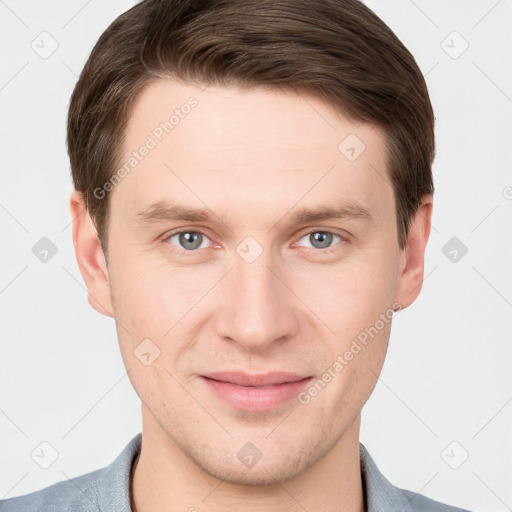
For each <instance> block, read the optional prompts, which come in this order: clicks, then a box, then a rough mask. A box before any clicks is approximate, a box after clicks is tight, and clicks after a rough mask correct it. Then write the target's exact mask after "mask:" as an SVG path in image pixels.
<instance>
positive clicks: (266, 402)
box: [200, 372, 313, 411]
mask: <svg viewBox="0 0 512 512" xmlns="http://www.w3.org/2000/svg"><path fill="white" fill-rule="evenodd" d="M200 378H201V380H202V381H203V382H204V383H205V384H206V386H207V388H208V389H209V390H210V392H212V393H213V394H214V395H216V396H217V397H219V398H221V399H222V400H223V401H224V402H227V403H228V404H230V405H231V406H233V407H235V408H236V409H241V410H245V411H266V410H271V409H273V408H275V407H277V406H278V405H281V404H283V403H286V402H288V401H290V400H291V399H293V398H294V397H296V396H297V395H298V393H300V391H301V390H302V389H303V388H304V387H305V386H306V385H307V384H308V383H309V382H310V381H311V380H312V379H313V377H311V376H308V377H304V376H301V375H297V374H294V373H288V372H273V373H267V374H259V375H256V374H253V375H251V374H247V373H240V372H220V373H212V374H209V375H201V376H200Z"/></svg>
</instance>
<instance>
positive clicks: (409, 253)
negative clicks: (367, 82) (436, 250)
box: [395, 195, 432, 309]
mask: <svg viewBox="0 0 512 512" xmlns="http://www.w3.org/2000/svg"><path fill="white" fill-rule="evenodd" d="M431 219H432V196H431V195H426V196H424V197H423V198H422V200H421V203H420V207H419V208H418V210H417V211H416V213H415V214H414V216H413V217H412V219H411V223H410V225H409V236H408V238H407V244H406V245H405V247H404V248H403V249H402V253H401V259H402V261H401V264H400V276H399V278H398V289H397V293H396V297H395V300H396V302H398V303H399V304H400V305H401V307H402V309H404V308H406V307H407V306H410V305H411V304H412V303H413V302H414V301H415V300H416V298H417V297H418V295H419V293H420V291H421V288H422V285H423V275H424V263H425V247H426V245H427V241H428V237H429V235H430V221H431Z"/></svg>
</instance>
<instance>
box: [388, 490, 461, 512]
mask: <svg viewBox="0 0 512 512" xmlns="http://www.w3.org/2000/svg"><path fill="white" fill-rule="evenodd" d="M395 489H396V491H397V493H400V494H401V496H402V499H403V500H404V502H405V503H407V504H408V506H409V507H410V510H411V512H412V511H414V512H470V511H469V510H467V509H465V508H458V507H454V506H452V505H447V504H446V503H441V502H440V501H436V500H433V499H431V498H427V497H426V496H424V495H423V494H418V493H415V492H412V491H408V490H406V489H399V488H398V487H395ZM407 510H409V509H407Z"/></svg>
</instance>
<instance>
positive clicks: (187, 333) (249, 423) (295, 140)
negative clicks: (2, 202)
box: [70, 79, 432, 512]
mask: <svg viewBox="0 0 512 512" xmlns="http://www.w3.org/2000/svg"><path fill="white" fill-rule="evenodd" d="M202 89H204V86H202V87H198V86H197V85H192V84H183V83H180V82H177V81H175V80H171V79H160V80H158V81H156V82H154V83H152V84H150V85H149V86H147V87H146V88H145V89H144V90H143V92H142V94H141V95H140V96H139V97H138V98H137V101H136V102H135V104H134V108H133V110H132V112H131V114H130V118H129V122H128V127H127V133H126V139H125V141H124V146H123V151H124V155H125V156H126V159H127V158H128V157H129V155H130V154H131V153H132V151H134V150H136V149H137V148H139V147H140V146H141V145H142V144H144V141H145V140H146V138H147V136H148V135H149V134H151V133H152V130H153V129H154V128H155V126H158V125H159V123H160V122H162V121H163V120H165V119H168V118H169V116H170V114H171V113H172V112H173V111H174V109H176V108H179V107H180V105H183V104H184V103H186V101H187V98H189V97H191V96H193V97H194V98H196V99H197V102H198V103H197V106H196V107H195V108H194V109H192V111H191V112H190V113H189V114H188V115H187V116H184V117H183V119H180V122H179V124H177V125H176V126H175V127H174V129H173V130H172V132H170V133H169V134H167V135H165V136H164V137H163V139H162V141H161V142H160V143H159V144H158V146H157V147H156V148H154V149H152V150H151V151H150V152H149V154H148V155H147V156H146V157H145V158H144V159H143V160H142V161H141V162H140V163H138V165H137V166H136V168H134V169H133V170H132V171H131V172H130V173H129V174H128V175H126V177H124V178H123V179H122V180H121V181H120V182H119V183H118V184H117V185H116V186H115V187H114V189H113V190H112V191H111V192H110V198H109V201H110V212H111V218H110V225H109V232H108V251H109V264H108V266H107V264H106V262H105V257H104V254H103V252H102V250H101V246H100V242H99V239H98V237H97V234H96V230H95V229H94V226H93V224H92V222H91V220H90V218H89V216H88V214H87V213H86V212H85V210H84V202H83V200H82V199H81V197H80V195H79V194H78V193H77V192H73V193H72V194H71V198H70V206H71V214H72V216H73V218H75V217H76V218H75V220H74V223H73V242H74V245H75V251H76V256H77V260H78V264H79V267H80V271H81V273H82V276H83V278H84V280H85V283H86V285H87V288H88V292H89V296H88V298H89V302H90V304H91V305H92V306H93V307H94V308H95V309H97V310H98V311H99V312H100V313H102V314H105V315H108V316H110V317H113V318H114V319H115V321H116V327H117V333H118V339H119V345H120V349H121V353H122V357H123V360H124V363H125V365H126V368H127V370H128V375H129V378H130V380H131V382H132V385H133V386H134V389H135V391H136V392H137V394H138V396H139V397H140V399H141V402H142V424H143V429H142V448H141V453H140V457H139V458H138V460H137V463H136V466H135V469H134V471H133V473H132V485H131V496H132V498H131V499H132V508H133V510H134V511H137V512H164V511H166V512H174V511H186V510H189V509H191V510H193V508H195V509H197V510H198V511H200V512H203V511H212V512H213V511H226V510H236V511H239V512H245V511H256V510H258V511H261V510H265V511H270V512H280V511H303V510H322V511H326V512H335V511H336V512H341V511H343V512H362V511H364V502H363V493H362V482H361V476H360V465H359V464H360V461H359V430H360V419H361V409H362V407H363V405H364V403H365V402H366V401H367V399H368V397H369V396H370V394H371V392H372V391H373V388H374V386H375V384H376V381H377V378H378V375H379V374H380V371H381V368H382V364H383V362H384V358H385V355H386V350H387V344H388V339H389V335H390V325H391V322H389V323H386V324H385V326H384V327H383V328H382V329H381V330H380V331H379V333H378V335H377V336H375V337H374V338H373V339H371V341H370V342H369V343H368V345H367V346H365V347H364V349H363V350H361V351H360V352H359V353H358V354H357V355H356V356H354V358H353V359H352V360H351V361H350V362H349V363H348V364H347V365H346V366H345V367H344V368H343V370H342V371H341V372H340V373H339V374H338V375H337V376H336V377H335V378H333V379H332V381H331V382H329V384H328V385H327V386H326V387H325V388H324V389H323V390H322V391H321V392H320V393H318V394H317V395H316V396H314V397H313V398H312V399H311V401H310V402H309V403H308V404H307V405H304V404H301V403H299V401H298V400H295V399H293V400H289V401H288V402H286V403H284V404H282V405H279V406H277V407H275V408H273V409H271V410H268V411H263V412H261V411H244V410H239V409H237V408H235V407H233V406H231V405H229V404H227V403H226V402H224V401H222V400H221V399H220V398H219V397H218V396H216V395H214V394H213V393H212V392H211V390H210V389H208V388H207V387H206V386H205V385H204V383H203V381H202V380H201V379H200V378H199V376H200V375H204V374H205V373H207V372H211V371H244V372H247V373H251V374H261V373H267V372H270V371H288V372H294V373H298V374H300V375H304V376H314V377H317V378H318V377H320V376H321V375H322V374H323V372H324V371H325V370H326V369H327V368H328V367H331V366H332V365H333V363H334V362H335V361H336V358H337V356H338V355H340V354H344V353H345V351H346V350H347V349H348V348H349V347H350V345H351V343H352V341H353V340H354V339H355V338H356V336H357V335H358V334H359V333H360V332H361V331H363V330H364V329H365V328H367V327H369V326H372V325H374V324H375V322H376V320H377V319H378V318H379V315H380V314H383V313H385V312H386V311H389V309H390V308H392V305H393V304H394V303H398V304H400V306H401V308H405V307H407V306H409V305H410V304H411V303H412V302H413V301H414V300H415V299H416V297H417V296H418V294H419V292H420V290H421V286H422V281H423V269H424V253H425V246H426V243H427V240H428V236H429V233H430V219H431V214H432V198H431V197H430V196H425V197H424V198H423V201H422V204H421V206H420V208H419V210H418V212H417V213H416V215H415V216H414V217H413V219H412V222H411V226H410V233H409V237H408V241H407V245H406V247H405V248H404V249H400V247H399V244H398V233H397V222H396V212H395V202H394V195H393V190H392V188H391V185H390V182H389V180H388V179H387V171H386V168H385V161H386V145H385V139H384V134H383V132H382V131H381V130H380V129H378V128H377V127H376V126H370V125H367V124H363V123H360V122H354V121H350V120H349V119H347V118H346V117H344V116H343V115H342V114H340V113H336V112H335V111H334V110H333V109H332V108H331V107H329V106H328V105H327V104H325V103H324V102H323V101H321V100H319V99H317V98H314V97H312V96H305V95H300V94H297V93H296V92H292V91H289V92H284V91H278V90H272V89H263V88H254V89H250V90H244V89H241V88H239V87H234V86H233V87H227V86H223V87H208V88H205V89H204V90H202ZM349 134H356V135H357V137H358V138H359V139H360V140H361V141H363V143H364V144H365V146H366V149H365V151H364V152H363V153H362V154H361V155H360V156H359V157H358V158H357V159H356V160H354V161H349V160H348V159H347V158H346V156H345V155H344V154H342V153H341V152H340V151H339V149H338V145H339V144H340V142H342V141H343V140H344V139H345V137H347V135H349ZM126 159H124V160H123V162H124V161H126ZM157 201H171V202H173V203H180V205H183V206H186V207H188V208H196V209H206V210H207V211H208V212H209V213H210V215H211V219H210V220H203V221H195V222H190V221H183V220H172V219H160V220H158V221H157V220H153V221H152V222H142V221H141V220H140V217H138V215H137V214H139V213H140V212H143V211H144V210H146V209H147V208H148V207H149V206H150V205H152V204H153V203H155V202H157ZM340 206H350V207H351V208H352V209H351V210H349V213H350V212H352V213H354V207H355V206H357V207H358V208H359V209H358V210H357V211H359V212H361V211H363V210H364V211H366V213H367V215H362V214H360V215H355V214H354V215H346V216H344V217H342V218H338V219H326V220H317V221H315V222H307V223H306V224H297V223H296V222H292V221H291V219H292V217H293V214H294V213H295V212H296V211H297V210H298V209H300V208H308V209H312V210H317V209H320V208H324V207H333V208H339V207H340ZM221 219H222V220H221ZM178 231H188V232H193V233H196V234H199V237H200V238H199V240H200V241H201V243H200V246H199V247H198V248H192V249H190V246H189V245H183V240H182V239H180V237H179V235H176V236H174V235H175V233H176V232H178ZM311 232H313V233H318V232H320V233H332V234H333V236H332V241H331V242H330V245H329V243H324V246H321V245H319V243H318V242H316V243H315V240H314V239H313V237H312V236H310V233H311ZM201 235H202V238H201ZM248 236H250V237H252V239H254V240H256V241H257V243H258V244H259V246H260V247H261V249H262V253H261V254H260V255H259V257H257V258H256V259H255V260H254V261H253V262H251V263H248V262H247V261H246V260H244V258H242V257H241V256H240V255H239V253H237V247H238V246H239V244H240V243H241V242H242V241H244V240H245V239H246V237H248ZM329 240H331V238H329ZM329 240H328V242H329ZM328 250H330V251H331V252H326V251H328ZM144 339H150V340H152V343H154V345H155V346H157V347H158V349H159V350H160V356H159V357H158V358H157V359H155V360H154V362H152V364H150V365H148V366H145V365H144V364H141V361H140V360H139V359H138V358H137V357H136V356H135V355H134V350H136V348H137V346H139V344H140V343H141V342H142V340H144ZM248 442H251V443H252V444H254V445H255V446H256V447H257V448H258V449H259V451H260V452H261V453H262V457H261V459H260V460H259V461H258V462H257V463H256V464H255V465H254V466H252V467H250V468H249V467H246V466H245V465H244V464H242V463H241V461H240V460H239V458H238V457H237V453H238V452H239V450H240V449H241V448H242V447H243V446H244V445H246V443H248Z"/></svg>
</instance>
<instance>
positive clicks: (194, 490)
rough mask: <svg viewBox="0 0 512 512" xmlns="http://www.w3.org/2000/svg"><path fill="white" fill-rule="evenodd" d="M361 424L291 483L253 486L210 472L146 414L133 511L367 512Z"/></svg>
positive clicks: (134, 472)
mask: <svg viewBox="0 0 512 512" xmlns="http://www.w3.org/2000/svg"><path fill="white" fill-rule="evenodd" d="M143 408H144V406H143ZM145 412H146V413H149V411H147V410H146V411H145ZM359 426H360V416H357V417H356V419H355V420H354V422H353V423H352V424H351V425H350V426H349V427H348V428H347V430H346V431H345V433H344V434H343V436H342V437H341V439H339V440H338V442H337V443H336V444H335V445H334V446H333V448H332V449H331V450H330V451H329V452H328V453H327V455H325V456H324V457H323V458H322V459H320V460H319V461H317V462H316V463H315V464H314V465H312V466H311V467H309V468H308V469H307V470H306V471H304V472H303V473H301V474H300V475H298V476H297V477H295V478H293V479H292V480H288V481H286V482H276V483H275V485H264V486H253V485H241V484H234V483H231V482H226V481H222V480H219V479H218V478H215V477H214V476H212V475H210V474H208V473H206V472H205V471H204V470H203V469H202V468H200V467H199V466H198V465H197V464H196V462H195V461H194V460H193V459H191V458H190V457H189V456H188V455H187V454H185V453H184V452H183V451H182V450H181V449H180V448H179V447H178V446H177V445H176V444H175V443H174V442H173V441H172V439H171V438H170V437H169V436H168V435H167V433H166V432H165V431H163V430H162V428H161V427H160V425H159V424H158V423H157V422H156V420H155V419H154V418H153V417H152V416H150V415H149V414H146V415H144V414H143V428H142V444H141V451H140V453H139V456H138V457H137V460H136V461H135V463H134V466H133V469H132V477H131V504H132V511H133V512H175V511H176V512H177V511H180V512H183V511H189V512H221V511H222V512H225V511H226V510H230V509H233V510H237V512H252V511H261V510H265V511H268V512H285V511H286V512H294V511H297V512H299V511H300V512H304V510H322V511H325V512H365V508H364V496H363V488H362V481H361V470H360V460H359Z"/></svg>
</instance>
